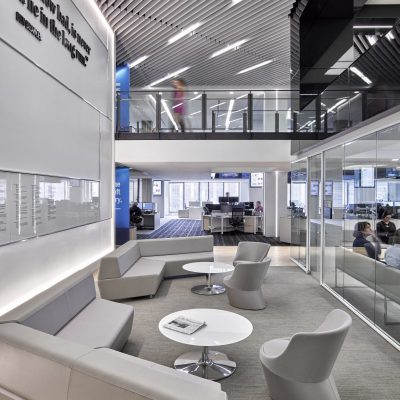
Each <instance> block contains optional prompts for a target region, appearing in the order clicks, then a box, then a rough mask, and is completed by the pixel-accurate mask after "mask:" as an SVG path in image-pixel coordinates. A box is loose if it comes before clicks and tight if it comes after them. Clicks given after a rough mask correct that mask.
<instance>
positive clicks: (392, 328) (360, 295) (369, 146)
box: [308, 126, 400, 342]
mask: <svg viewBox="0 0 400 400" xmlns="http://www.w3.org/2000/svg"><path fill="white" fill-rule="evenodd" d="M399 159H400V127H399V126H395V127H392V128H390V129H385V130H383V131H379V132H376V133H373V134H369V135H366V136H364V137H361V138H358V139H356V140H352V141H348V142H346V143H343V144H342V145H340V146H337V147H334V148H332V149H329V150H327V151H325V152H324V154H323V160H324V163H323V175H324V179H323V181H324V188H323V205H322V206H323V209H322V213H323V221H324V223H323V226H324V230H323V242H324V246H323V248H322V252H323V261H322V280H323V283H324V284H325V285H327V286H328V287H329V288H330V289H332V290H333V291H334V292H335V293H336V294H337V295H338V296H339V297H340V298H342V299H343V300H345V301H346V302H347V303H349V304H351V305H352V306H353V307H354V308H355V309H357V310H358V311H359V312H360V313H361V314H362V315H363V316H365V317H366V318H367V319H368V320H369V321H370V323H371V324H372V325H374V326H376V327H377V328H380V329H381V330H382V331H384V332H385V333H386V334H387V335H389V336H391V337H392V338H393V339H394V340H396V341H397V342H399V341H400V229H399V228H400V163H399ZM315 164H316V159H315V158H314V159H313V158H310V159H309V165H310V170H309V176H310V184H309V195H308V199H309V208H308V209H309V213H310V220H309V223H310V229H313V228H312V218H311V216H315V214H314V213H313V210H315V207H314V206H312V205H311V202H312V199H313V193H314V196H315V194H316V192H317V184H316V183H313V182H312V181H313V180H316V177H315V175H314V174H313V172H312V171H313V169H315V170H316V169H317V168H316V167H315ZM313 247H314V246H313V243H312V234H310V265H311V266H312V265H313V264H314V261H313V260H312V257H311V254H312V249H313ZM321 247H322V246H321Z"/></svg>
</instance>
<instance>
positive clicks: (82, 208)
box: [0, 171, 100, 245]
mask: <svg viewBox="0 0 400 400" xmlns="http://www.w3.org/2000/svg"><path fill="white" fill-rule="evenodd" d="M99 192H100V183H99V182H98V181H92V180H85V179H70V178H63V177H56V176H45V175H34V174H23V173H18V172H6V171H0V245H4V244H7V243H11V242H15V241H19V240H23V239H28V238H31V237H35V236H41V235H46V234H49V233H54V232H58V231H62V230H65V229H69V228H74V227H77V226H81V225H86V224H90V223H93V222H97V221H99V220H100V198H99Z"/></svg>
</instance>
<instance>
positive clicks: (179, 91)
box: [172, 78, 186, 132]
mask: <svg viewBox="0 0 400 400" xmlns="http://www.w3.org/2000/svg"><path fill="white" fill-rule="evenodd" d="M172 86H173V87H174V89H175V91H174V99H173V103H174V105H173V107H172V109H173V110H174V119H175V122H176V124H177V125H179V126H180V128H181V131H182V132H185V106H184V101H185V86H186V85H185V81H184V80H183V79H182V78H177V79H174V80H173V81H172Z"/></svg>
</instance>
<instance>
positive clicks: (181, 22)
mask: <svg viewBox="0 0 400 400" xmlns="http://www.w3.org/2000/svg"><path fill="white" fill-rule="evenodd" d="M97 3H98V5H99V6H100V9H101V10H102V12H103V14H104V15H105V17H106V18H107V20H108V22H109V23H110V25H111V27H112V28H113V29H114V31H115V33H116V37H117V47H116V56H117V64H118V65H120V64H128V63H131V62H133V61H135V60H137V59H138V58H139V57H142V56H149V57H148V58H147V59H146V60H145V61H144V62H143V63H141V64H139V65H138V66H137V67H134V68H132V69H131V85H132V86H134V87H145V86H147V85H149V84H151V83H152V82H154V81H156V80H158V79H160V78H163V77H164V76H166V75H167V74H168V73H171V72H174V71H177V70H179V69H181V68H184V67H190V68H189V69H188V70H187V71H186V72H184V73H183V74H182V75H180V76H181V77H182V78H183V79H185V80H186V81H187V82H188V84H189V85H190V86H232V87H237V86H258V85H261V86H264V87H268V86H272V87H277V86H283V85H288V84H289V79H290V29H289V28H290V20H289V17H288V14H289V12H290V9H291V7H292V4H293V0H242V1H240V2H239V3H237V4H233V2H232V0H97ZM198 22H199V23H201V26H200V27H199V28H197V29H196V30H195V31H194V32H192V33H191V34H188V35H187V36H186V37H183V38H182V39H180V40H178V41H176V42H175V43H173V44H170V45H168V39H170V38H171V37H172V36H174V35H176V34H178V33H179V32H181V30H182V29H185V28H187V27H189V26H190V25H192V24H195V23H198ZM242 39H246V40H247V42H246V43H244V44H243V45H242V46H240V47H239V48H237V49H234V50H230V51H228V52H226V53H224V54H222V55H220V56H217V57H214V58H211V59H210V56H211V54H212V53H214V52H215V51H217V50H221V49H223V48H224V47H226V46H228V45H231V44H233V43H235V42H237V41H239V40H242ZM271 59H274V62H272V63H270V64H268V65H265V66H263V67H260V68H258V69H255V70H253V71H250V72H247V73H243V74H240V75H237V73H238V72H239V71H241V70H243V69H245V68H248V67H251V66H253V65H256V64H259V63H262V62H264V61H267V60H271ZM161 85H164V86H168V85H169V82H168V81H166V82H164V83H163V84H161Z"/></svg>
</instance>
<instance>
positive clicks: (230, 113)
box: [225, 99, 235, 131]
mask: <svg viewBox="0 0 400 400" xmlns="http://www.w3.org/2000/svg"><path fill="white" fill-rule="evenodd" d="M234 104H235V100H234V99H231V100H229V108H228V113H227V115H226V121H225V130H226V131H227V130H228V129H229V124H230V121H231V115H232V109H233V105H234Z"/></svg>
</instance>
